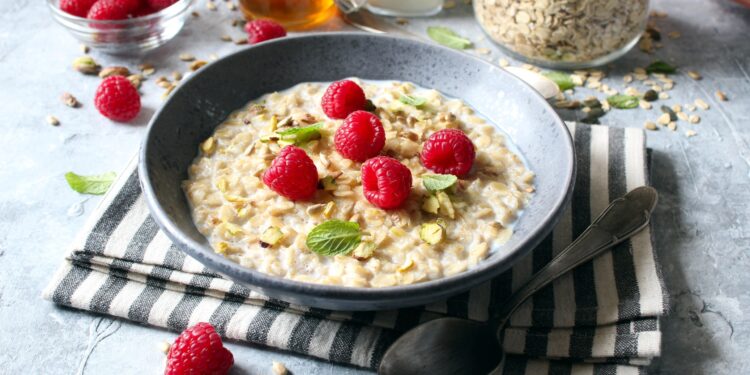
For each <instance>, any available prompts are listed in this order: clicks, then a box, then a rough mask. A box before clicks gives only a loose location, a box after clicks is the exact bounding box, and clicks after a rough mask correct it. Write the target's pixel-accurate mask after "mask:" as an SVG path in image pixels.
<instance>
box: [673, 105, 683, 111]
mask: <svg viewBox="0 0 750 375" xmlns="http://www.w3.org/2000/svg"><path fill="white" fill-rule="evenodd" d="M672 110H673V111H675V112H682V106H681V105H679V104H675V105H673V106H672Z"/></svg>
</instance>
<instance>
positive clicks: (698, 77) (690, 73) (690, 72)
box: [687, 70, 703, 81]
mask: <svg viewBox="0 0 750 375" xmlns="http://www.w3.org/2000/svg"><path fill="white" fill-rule="evenodd" d="M687 75H688V77H690V78H692V79H694V80H696V81H700V80H701V79H703V77H702V76H701V74H700V73H698V72H696V71H695V70H688V72H687Z"/></svg>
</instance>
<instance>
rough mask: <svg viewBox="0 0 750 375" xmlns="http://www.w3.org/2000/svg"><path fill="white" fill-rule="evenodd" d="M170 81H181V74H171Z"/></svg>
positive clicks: (175, 72)
mask: <svg viewBox="0 0 750 375" xmlns="http://www.w3.org/2000/svg"><path fill="white" fill-rule="evenodd" d="M172 79H174V80H175V81H179V80H181V79H182V73H180V72H178V71H174V72H172Z"/></svg>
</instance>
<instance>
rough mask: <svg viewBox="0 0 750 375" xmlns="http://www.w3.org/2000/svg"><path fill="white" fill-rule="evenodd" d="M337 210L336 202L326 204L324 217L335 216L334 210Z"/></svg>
mask: <svg viewBox="0 0 750 375" xmlns="http://www.w3.org/2000/svg"><path fill="white" fill-rule="evenodd" d="M335 208H336V202H334V201H330V202H328V203H326V206H325V208H323V216H325V217H331V215H332V214H333V210H334V209H335Z"/></svg>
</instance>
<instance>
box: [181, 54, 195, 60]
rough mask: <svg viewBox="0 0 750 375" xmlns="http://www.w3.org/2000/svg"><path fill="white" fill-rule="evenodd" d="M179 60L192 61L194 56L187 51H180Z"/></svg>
mask: <svg viewBox="0 0 750 375" xmlns="http://www.w3.org/2000/svg"><path fill="white" fill-rule="evenodd" d="M180 60H182V61H193V60H195V56H193V55H191V54H189V53H181V54H180Z"/></svg>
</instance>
